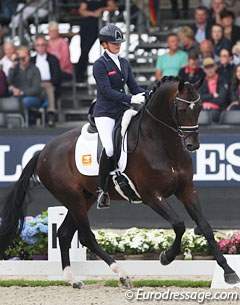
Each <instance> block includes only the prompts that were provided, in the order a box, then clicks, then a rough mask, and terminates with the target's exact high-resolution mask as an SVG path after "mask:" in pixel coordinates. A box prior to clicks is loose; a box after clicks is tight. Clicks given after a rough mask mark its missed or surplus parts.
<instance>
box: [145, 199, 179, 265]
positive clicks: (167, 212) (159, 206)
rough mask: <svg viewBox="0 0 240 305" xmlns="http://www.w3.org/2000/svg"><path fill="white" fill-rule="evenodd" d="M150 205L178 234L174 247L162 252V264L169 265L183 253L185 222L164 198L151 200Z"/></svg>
mask: <svg viewBox="0 0 240 305" xmlns="http://www.w3.org/2000/svg"><path fill="white" fill-rule="evenodd" d="M148 205H149V206H150V207H151V208H152V209H153V210H154V211H155V212H157V213H158V214H159V215H161V216H162V217H163V218H164V219H166V220H167V221H168V222H169V223H170V224H171V225H172V227H173V230H174V232H175V234H176V237H175V240H174V242H173V244H172V246H171V247H170V248H169V249H168V250H167V251H164V252H162V253H161V255H160V261H161V263H162V264H163V265H168V264H170V263H171V262H172V261H173V260H174V259H175V257H176V256H177V255H178V254H179V253H180V251H181V241H182V236H183V234H184V232H185V225H184V222H183V220H182V219H181V218H180V217H179V216H178V215H177V214H176V212H175V211H174V210H173V208H172V207H171V206H170V204H169V203H168V202H167V201H166V200H165V199H164V198H162V197H160V196H159V197H155V198H153V199H151V202H150V203H148Z"/></svg>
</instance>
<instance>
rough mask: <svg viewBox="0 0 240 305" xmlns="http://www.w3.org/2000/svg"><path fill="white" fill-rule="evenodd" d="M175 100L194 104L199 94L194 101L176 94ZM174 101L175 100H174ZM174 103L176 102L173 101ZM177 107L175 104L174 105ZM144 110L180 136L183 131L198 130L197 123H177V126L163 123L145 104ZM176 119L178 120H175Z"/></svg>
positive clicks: (182, 135) (182, 134)
mask: <svg viewBox="0 0 240 305" xmlns="http://www.w3.org/2000/svg"><path fill="white" fill-rule="evenodd" d="M176 100H178V101H181V102H184V103H187V104H190V105H194V104H195V103H197V102H198V101H199V100H200V95H198V98H197V99H196V100H195V101H188V100H184V99H182V98H180V97H178V96H176ZM174 103H175V102H174ZM175 105H176V103H175ZM176 107H177V105H176ZM145 109H146V112H147V113H148V115H149V116H150V117H151V118H153V119H154V120H155V121H157V122H158V123H160V124H162V125H164V126H165V127H167V128H169V129H170V130H172V131H174V132H176V133H177V134H178V135H179V136H180V137H181V138H182V137H184V133H185V132H197V131H198V127H199V126H198V125H193V126H181V125H179V124H178V122H177V124H178V126H177V128H175V127H173V126H171V125H169V124H167V123H165V122H164V121H162V120H160V119H158V118H157V117H155V116H154V115H153V114H152V113H151V112H150V110H149V109H148V108H147V106H146V107H145ZM177 121H178V120H177Z"/></svg>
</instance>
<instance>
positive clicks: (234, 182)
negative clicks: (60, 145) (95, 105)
mask: <svg viewBox="0 0 240 305" xmlns="http://www.w3.org/2000/svg"><path fill="white" fill-rule="evenodd" d="M51 138H52V136H9V137H8V136H2V137H0V187H6V186H8V185H9V184H10V183H12V182H14V181H16V180H17V179H18V178H19V176H20V174H21V172H22V168H23V167H24V166H25V165H26V164H27V162H28V161H29V160H30V159H31V158H32V156H33V155H34V154H35V153H36V152H37V151H39V150H41V149H42V148H43V147H44V145H45V144H46V143H47V142H48V141H50V140H51ZM200 141H201V145H200V149H199V150H197V151H196V152H195V153H192V154H191V156H192V159H193V165H194V181H195V184H196V185H197V186H209V187H211V186H239V185H240V136H239V135H236V134H225V135H224V134H222V135H213V134H211V135H206V134H205V135H202V136H200Z"/></svg>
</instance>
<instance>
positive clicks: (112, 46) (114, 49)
mask: <svg viewBox="0 0 240 305" xmlns="http://www.w3.org/2000/svg"><path fill="white" fill-rule="evenodd" d="M103 47H104V48H105V49H107V50H108V51H109V52H111V53H113V54H118V53H119V52H120V49H121V43H111V42H105V43H104V45H103Z"/></svg>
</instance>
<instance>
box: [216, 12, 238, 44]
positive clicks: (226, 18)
mask: <svg viewBox="0 0 240 305" xmlns="http://www.w3.org/2000/svg"><path fill="white" fill-rule="evenodd" d="M220 16H221V22H222V27H223V35H224V38H227V39H229V40H230V41H231V46H233V45H235V43H236V42H237V41H238V40H239V39H240V27H239V26H237V25H235V24H234V20H235V15H234V13H233V12H230V11H223V12H222V13H221V15H220Z"/></svg>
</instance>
